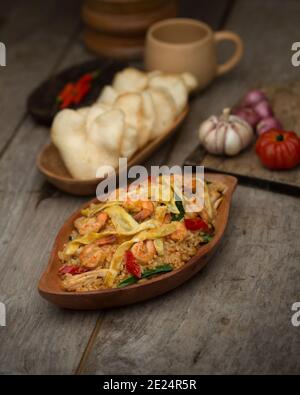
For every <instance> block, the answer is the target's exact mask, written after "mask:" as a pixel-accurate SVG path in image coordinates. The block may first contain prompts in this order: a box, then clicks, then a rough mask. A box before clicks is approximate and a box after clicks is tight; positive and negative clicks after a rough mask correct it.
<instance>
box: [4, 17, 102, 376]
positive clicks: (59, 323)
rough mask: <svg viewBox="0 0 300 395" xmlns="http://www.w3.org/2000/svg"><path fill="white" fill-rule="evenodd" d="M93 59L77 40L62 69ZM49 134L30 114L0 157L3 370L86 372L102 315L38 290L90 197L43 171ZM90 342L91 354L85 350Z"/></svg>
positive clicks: (16, 371)
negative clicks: (53, 251) (70, 220)
mask: <svg viewBox="0 0 300 395" xmlns="http://www.w3.org/2000/svg"><path fill="white" fill-rule="evenodd" d="M75 22H76V20H75ZM52 27H53V26H52ZM88 57H89V55H88V54H87V53H86V52H85V51H84V50H83V49H82V46H81V45H80V44H78V43H76V44H75V45H74V46H73V47H72V50H71V51H70V52H69V54H68V57H67V59H66V60H65V61H64V62H62V63H61V64H59V65H58V66H59V67H58V68H59V69H61V68H62V67H65V66H67V65H69V64H72V63H76V62H78V61H82V60H85V59H86V58H88ZM32 81H33V79H31V81H30V84H28V90H30V89H31V88H32V85H33V84H32ZM34 81H35V79H34ZM16 104H17V103H16ZM12 107H13V106H12ZM13 108H14V107H13ZM45 132H47V130H46V129H45V128H43V127H36V126H35V125H34V124H33V122H32V120H31V119H26V121H25V122H24V123H23V124H22V126H21V127H20V128H19V130H18V134H17V135H16V137H15V139H14V140H13V142H12V143H11V145H10V146H9V147H8V149H7V150H6V151H5V153H4V154H3V157H2V159H1V162H0V181H1V191H0V193H1V207H0V218H1V224H0V226H1V230H2V232H1V235H0V245H1V246H2V247H3V251H4V252H3V255H2V259H1V270H3V274H2V276H1V278H0V290H1V291H0V300H1V301H3V302H5V303H6V305H7V313H8V317H7V321H8V326H7V327H6V328H4V329H3V330H2V328H1V332H0V336H1V340H0V353H1V355H2V356H3V358H1V363H0V372H1V373H5V372H6V373H8V372H9V373H12V372H14V373H71V372H72V371H74V370H75V368H76V367H77V366H78V369H79V370H80V368H81V365H82V364H83V365H84V361H85V355H88V350H89V348H90V347H91V345H92V341H91V340H90V341H89V336H90V335H92V334H93V333H94V332H95V330H96V331H97V328H98V326H97V325H96V322H97V323H98V325H99V322H100V321H101V317H102V316H101V314H100V315H99V314H97V313H84V312H82V313H74V312H62V311H60V310H57V309H56V308H54V307H51V306H49V305H47V304H46V302H44V301H43V300H42V299H41V298H39V297H38V295H37V293H36V288H35V287H36V285H37V281H38V279H39V276H40V274H41V272H42V270H43V268H44V265H45V264H46V261H47V259H48V256H49V252H50V248H51V245H52V241H53V240H54V236H55V234H56V232H57V230H58V228H59V226H60V225H61V224H62V222H63V220H64V218H66V217H67V216H68V215H69V214H70V213H71V212H72V211H73V210H74V209H75V207H78V206H79V205H80V204H81V202H82V200H81V199H78V198H72V197H70V196H67V195H64V194H62V193H60V192H57V191H55V189H54V188H52V187H50V186H49V184H47V183H45V182H44V180H43V178H42V177H41V176H40V175H39V174H37V171H36V169H35V165H34V164H35V157H36V155H37V153H38V151H39V150H40V148H41V147H42V145H43V144H44V143H45V142H46V141H47V140H48V137H47V133H45ZM24 174H26V178H25V176H24ZM50 229H51V230H50ZM8 262H9V264H7V263H8ZM34 284H36V285H34ZM16 339H17V340H16ZM91 339H93V336H92V337H91ZM85 347H87V348H86V350H87V353H83V352H84V350H85ZM80 361H81V362H80Z"/></svg>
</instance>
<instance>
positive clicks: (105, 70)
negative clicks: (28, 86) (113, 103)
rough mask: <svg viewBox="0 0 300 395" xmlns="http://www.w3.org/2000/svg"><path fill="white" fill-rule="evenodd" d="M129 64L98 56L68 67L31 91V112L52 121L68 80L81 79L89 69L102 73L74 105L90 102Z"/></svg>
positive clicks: (41, 119)
mask: <svg viewBox="0 0 300 395" xmlns="http://www.w3.org/2000/svg"><path fill="white" fill-rule="evenodd" d="M127 66H128V63H126V62H121V61H116V60H109V59H106V58H99V59H94V60H89V61H87V62H84V63H80V64H77V65H74V66H71V67H68V68H67V69H65V70H64V71H61V72H60V73H59V74H56V75H54V76H52V77H51V78H49V79H48V80H47V81H44V82H43V83H42V84H40V85H39V86H38V87H37V88H36V89H35V90H34V91H33V92H32V93H31V94H30V96H29V98H28V100H27V109H28V112H29V113H30V114H31V115H32V116H33V117H34V118H35V119H36V120H37V121H39V122H42V123H45V124H48V125H49V124H51V122H52V120H53V118H54V116H55V115H56V114H57V112H58V111H59V110H60V109H59V103H58V102H57V96H58V95H59V92H60V91H61V90H62V89H63V87H64V86H65V85H66V84H67V83H69V82H76V81H78V79H79V78H80V77H82V76H83V75H84V74H86V73H92V72H97V73H99V75H98V77H96V78H95V79H94V80H93V81H92V83H91V90H90V91H89V92H88V94H87V95H86V96H85V97H84V98H83V100H82V101H81V102H80V103H79V104H78V105H74V106H72V107H71V108H79V107H84V106H89V105H91V104H92V103H94V102H95V101H96V100H97V98H98V96H99V94H100V92H101V90H102V88H103V87H104V86H105V85H108V84H110V83H111V81H112V79H113V77H114V75H115V73H116V72H117V71H120V70H122V69H124V68H125V67H127Z"/></svg>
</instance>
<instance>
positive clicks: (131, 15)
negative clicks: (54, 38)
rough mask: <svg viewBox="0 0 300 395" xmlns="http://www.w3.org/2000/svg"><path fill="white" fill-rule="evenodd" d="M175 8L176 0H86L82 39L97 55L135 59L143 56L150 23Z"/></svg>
mask: <svg viewBox="0 0 300 395" xmlns="http://www.w3.org/2000/svg"><path fill="white" fill-rule="evenodd" d="M177 11H178V1H177V0H85V1H84V3H83V7H82V18H83V21H84V24H85V29H84V33H83V39H84V42H85V44H86V46H87V47H88V48H89V49H90V50H92V51H93V52H96V53H97V54H99V55H104V56H109V57H114V58H119V59H129V58H135V57H138V56H140V55H142V52H143V47H144V40H145V35H146V31H147V29H148V28H149V26H150V25H152V24H153V23H154V22H156V21H159V20H162V19H166V18H173V17H175V16H176V15H177Z"/></svg>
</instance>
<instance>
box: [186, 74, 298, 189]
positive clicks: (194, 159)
mask: <svg viewBox="0 0 300 395" xmlns="http://www.w3.org/2000/svg"><path fill="white" fill-rule="evenodd" d="M264 89H265V91H266V92H267V95H268V98H269V99H270V101H271V103H272V107H273V109H274V112H275V115H276V117H277V118H278V119H279V120H280V121H281V122H282V124H283V127H284V130H293V131H295V132H296V133H298V135H299V136H300V83H299V82H298V81H293V82H291V83H289V84H285V85H281V86H280V85H276V84H275V85H274V86H270V87H265V88H264ZM202 149H203V148H202V147H199V146H198V147H197V148H196V150H195V151H194V152H192V154H191V155H190V156H189V157H188V158H187V159H186V161H185V163H186V164H189V165H190V164H193V165H197V164H198V165H199V164H200V162H201V165H203V166H205V168H206V169H207V170H208V171H214V172H222V173H227V174H231V175H235V176H237V177H238V178H239V180H240V181H241V182H244V181H246V182H247V183H248V184H249V183H252V184H253V185H254V186H262V187H266V188H269V189H270V190H275V191H276V190H277V191H282V192H287V193H294V194H299V195H300V166H297V167H296V168H294V169H290V170H288V171H286V170H283V171H280V170H277V171H274V170H273V171H270V170H269V169H267V168H265V167H264V166H263V165H262V164H261V162H260V160H259V158H258V156H257V155H256V153H255V141H254V142H253V144H252V145H251V146H250V147H249V148H247V149H246V150H244V151H242V152H241V153H240V154H239V155H237V156H234V157H226V156H217V155H209V154H206V155H205V157H204V159H203V160H202V161H201V154H200V152H199V151H200V150H202Z"/></svg>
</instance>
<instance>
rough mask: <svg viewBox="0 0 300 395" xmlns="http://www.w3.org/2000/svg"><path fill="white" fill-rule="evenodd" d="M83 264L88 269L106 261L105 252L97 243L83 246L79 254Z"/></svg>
mask: <svg viewBox="0 0 300 395" xmlns="http://www.w3.org/2000/svg"><path fill="white" fill-rule="evenodd" d="M79 259H80V262H81V264H82V266H84V267H86V268H88V269H94V268H95V267H97V266H98V265H100V264H101V263H104V261H105V254H104V253H103V251H102V249H101V248H100V247H98V246H97V245H96V244H88V245H86V246H85V247H83V249H82V251H81V252H80V255H79Z"/></svg>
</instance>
